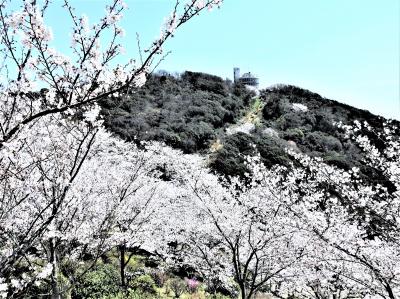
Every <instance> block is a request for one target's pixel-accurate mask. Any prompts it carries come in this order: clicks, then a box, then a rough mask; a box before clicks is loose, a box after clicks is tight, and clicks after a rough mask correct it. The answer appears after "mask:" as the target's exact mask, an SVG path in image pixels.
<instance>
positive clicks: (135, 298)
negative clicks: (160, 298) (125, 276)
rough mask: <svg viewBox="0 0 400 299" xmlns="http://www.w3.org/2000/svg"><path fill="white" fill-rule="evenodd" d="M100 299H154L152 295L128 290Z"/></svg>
mask: <svg viewBox="0 0 400 299" xmlns="http://www.w3.org/2000/svg"><path fill="white" fill-rule="evenodd" d="M100 298H101V299H156V298H157V297H156V296H155V295H154V294H149V293H146V292H143V291H141V290H132V289H129V290H127V291H125V292H122V291H121V292H118V293H116V294H114V295H106V296H103V297H100Z"/></svg>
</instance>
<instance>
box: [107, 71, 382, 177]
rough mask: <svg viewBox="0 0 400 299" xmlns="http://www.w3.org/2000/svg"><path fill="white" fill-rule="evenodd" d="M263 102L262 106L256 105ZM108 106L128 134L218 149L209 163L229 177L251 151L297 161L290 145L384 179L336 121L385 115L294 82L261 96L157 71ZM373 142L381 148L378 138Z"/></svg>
mask: <svg viewBox="0 0 400 299" xmlns="http://www.w3.org/2000/svg"><path fill="white" fill-rule="evenodd" d="M256 104H257V105H258V106H259V107H258V108H257V109H259V110H258V112H257V111H252V109H253V110H254V109H255V108H254V106H256ZM293 104H302V105H305V106H306V107H307V108H308V111H305V112H304V111H301V110H296V109H295V108H294V107H293ZM101 105H102V107H103V115H104V119H105V125H106V126H107V127H109V128H110V129H111V130H112V131H114V132H115V133H117V134H118V135H120V136H121V137H123V138H124V139H126V140H135V139H136V140H158V141H164V142H165V143H166V144H167V145H170V146H172V147H175V148H179V149H182V150H183V151H184V152H185V153H195V152H200V153H203V154H204V153H211V156H210V157H211V159H210V167H211V168H212V169H214V170H216V171H218V172H221V173H224V174H227V175H236V174H239V175H240V174H243V172H244V171H245V166H244V165H243V158H244V156H245V155H249V154H252V153H254V152H255V151H256V150H257V151H258V152H259V153H260V155H261V157H262V159H263V161H264V162H265V164H266V165H269V166H271V165H274V164H276V163H278V164H283V165H287V164H288V163H289V162H290V160H291V159H290V157H289V156H288V154H287V153H286V151H285V148H287V147H290V148H292V149H294V150H296V151H300V152H302V153H306V154H308V155H311V156H318V157H322V158H323V159H324V160H325V161H327V162H328V163H331V164H334V165H336V166H339V167H341V168H344V169H349V168H351V167H353V166H357V167H360V169H361V173H362V174H364V175H366V174H368V177H369V178H370V179H373V180H376V179H379V178H380V174H379V173H377V172H376V171H375V170H373V169H370V168H368V167H366V166H365V164H364V162H363V159H364V156H363V155H362V153H361V151H360V149H359V148H358V147H357V146H355V144H354V143H353V142H352V141H351V140H349V139H348V138H346V136H345V134H344V132H343V130H340V129H338V127H337V125H336V124H335V123H337V122H342V123H344V124H353V122H354V121H355V120H358V121H360V122H364V121H366V122H368V123H369V124H370V125H371V126H372V127H373V128H374V129H376V130H378V131H379V130H381V128H382V123H383V121H385V119H384V118H382V117H379V116H376V115H373V114H372V113H370V112H368V111H365V110H360V109H357V108H354V107H351V106H348V105H345V104H342V103H339V102H336V101H332V100H328V99H326V98H323V97H321V96H320V95H318V94H316V93H312V92H310V91H308V90H304V89H301V88H298V87H295V86H288V85H279V86H276V87H273V88H269V89H266V90H263V91H261V93H260V96H259V98H258V99H257V98H256V97H255V93H254V92H252V91H249V90H247V89H246V88H245V87H244V86H240V85H235V84H232V83H231V82H230V81H228V80H226V81H224V80H222V79H221V78H219V77H216V76H213V75H208V74H203V73H193V72H185V73H183V74H182V75H181V76H180V77H179V78H176V77H174V76H171V75H168V74H163V75H152V76H150V78H149V80H148V82H147V83H146V85H145V86H144V87H142V88H141V89H139V90H138V91H136V92H132V93H130V94H128V95H127V96H121V97H120V98H118V99H110V100H107V101H104V102H102V103H101ZM251 113H253V114H257V113H258V119H254V117H253V118H252V117H249V114H251ZM256 118H257V117H256ZM244 120H245V121H247V122H253V123H254V125H255V128H254V130H253V131H252V132H251V134H246V133H240V132H239V133H236V134H230V135H229V134H226V129H227V128H228V127H232V126H233V125H234V124H235V123H236V124H237V123H240V122H243V121H244ZM374 142H375V143H376V145H377V146H378V147H379V140H377V139H376V140H374Z"/></svg>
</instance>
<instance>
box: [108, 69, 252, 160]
mask: <svg viewBox="0 0 400 299" xmlns="http://www.w3.org/2000/svg"><path fill="white" fill-rule="evenodd" d="M248 95H249V92H248V91H247V92H246V89H244V90H243V89H240V88H239V87H237V86H231V85H230V84H228V83H227V82H225V81H223V80H222V79H221V78H219V77H216V76H212V75H207V74H202V73H193V72H185V73H184V74H183V75H182V76H181V78H180V79H176V78H174V77H172V76H151V77H150V78H149V80H148V82H147V83H146V85H145V86H144V87H142V88H141V89H139V90H138V91H136V92H134V93H131V94H129V95H128V96H127V97H124V98H117V99H107V100H104V101H102V102H101V103H100V105H101V106H102V114H103V116H104V120H105V125H106V126H107V127H109V128H110V129H111V130H112V131H114V132H115V133H117V134H118V135H120V136H121V137H123V138H124V139H126V140H134V139H135V137H137V138H138V139H139V140H159V141H164V142H165V143H166V144H168V145H170V146H172V147H176V148H180V149H182V150H183V151H184V152H186V153H193V152H197V151H201V150H205V149H207V148H208V147H209V144H210V142H211V141H212V140H213V139H215V137H216V133H217V131H218V130H220V129H222V128H223V127H224V126H225V125H227V124H229V123H233V122H234V121H235V120H236V118H237V117H238V116H239V115H240V111H241V110H242V109H243V102H244V98H245V97H246V96H248Z"/></svg>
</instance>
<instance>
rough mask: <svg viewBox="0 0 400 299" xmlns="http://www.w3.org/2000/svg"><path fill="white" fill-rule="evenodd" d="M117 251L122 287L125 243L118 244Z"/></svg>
mask: <svg viewBox="0 0 400 299" xmlns="http://www.w3.org/2000/svg"><path fill="white" fill-rule="evenodd" d="M119 253H120V274H121V286H122V287H123V288H125V287H126V281H125V266H126V263H125V244H122V245H120V246H119Z"/></svg>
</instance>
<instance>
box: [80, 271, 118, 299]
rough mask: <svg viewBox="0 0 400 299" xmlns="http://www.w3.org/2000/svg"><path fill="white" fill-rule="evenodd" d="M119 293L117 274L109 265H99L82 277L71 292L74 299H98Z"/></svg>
mask: <svg viewBox="0 0 400 299" xmlns="http://www.w3.org/2000/svg"><path fill="white" fill-rule="evenodd" d="M118 291H119V273H118V270H117V269H116V268H115V267H114V266H113V265H111V264H99V265H96V267H95V268H94V269H93V270H92V271H89V272H88V273H86V274H85V275H84V276H82V277H81V278H80V279H79V281H78V282H77V284H76V287H75V289H74V290H73V292H72V297H73V298H76V299H80V298H82V299H98V298H102V297H103V296H108V295H115V294H117V293H118Z"/></svg>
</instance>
